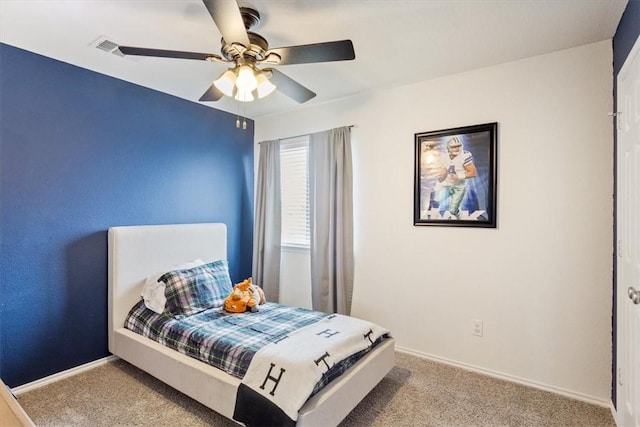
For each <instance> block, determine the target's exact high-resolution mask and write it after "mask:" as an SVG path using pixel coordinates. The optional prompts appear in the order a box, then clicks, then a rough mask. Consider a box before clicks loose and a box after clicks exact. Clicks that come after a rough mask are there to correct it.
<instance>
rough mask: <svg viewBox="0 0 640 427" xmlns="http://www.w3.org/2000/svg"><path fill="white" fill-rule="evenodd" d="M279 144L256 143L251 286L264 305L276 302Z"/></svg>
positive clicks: (279, 211)
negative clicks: (259, 290) (259, 291)
mask: <svg viewBox="0 0 640 427" xmlns="http://www.w3.org/2000/svg"><path fill="white" fill-rule="evenodd" d="M281 221H282V218H281V200H280V141H279V140H274V141H265V142H261V143H260V157H259V160H258V177H257V182H256V207H255V219H254V227H253V232H254V234H253V282H254V283H255V284H256V285H258V286H260V287H261V288H262V289H263V290H264V294H265V298H266V299H267V301H271V302H278V301H279V298H280V246H281V244H280V233H281V228H282V226H281Z"/></svg>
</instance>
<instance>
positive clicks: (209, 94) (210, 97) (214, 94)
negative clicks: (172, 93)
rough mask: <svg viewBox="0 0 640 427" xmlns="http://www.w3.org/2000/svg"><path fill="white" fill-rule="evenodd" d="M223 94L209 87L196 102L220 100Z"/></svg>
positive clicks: (212, 86)
mask: <svg viewBox="0 0 640 427" xmlns="http://www.w3.org/2000/svg"><path fill="white" fill-rule="evenodd" d="M223 95H224V94H223V93H222V92H220V90H219V89H218V88H217V87H216V86H215V85H213V84H212V85H211V87H209V89H207V91H206V92H205V93H204V94H203V95H202V96H201V97H200V99H199V100H198V101H217V100H218V99H220V98H222V96H223Z"/></svg>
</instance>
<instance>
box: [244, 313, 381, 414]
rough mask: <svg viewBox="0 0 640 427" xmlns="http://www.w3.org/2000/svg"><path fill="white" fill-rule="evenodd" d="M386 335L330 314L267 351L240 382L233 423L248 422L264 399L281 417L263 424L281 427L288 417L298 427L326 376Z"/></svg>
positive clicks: (256, 357) (376, 328)
mask: <svg viewBox="0 0 640 427" xmlns="http://www.w3.org/2000/svg"><path fill="white" fill-rule="evenodd" d="M384 334H388V331H387V330H386V329H383V328H381V327H380V326H378V325H376V324H374V323H371V322H368V321H365V320H361V319H357V318H354V317H349V316H344V315H340V314H332V315H329V316H327V317H325V318H323V319H321V320H320V321H318V322H316V323H313V324H311V325H308V326H306V327H304V328H302V329H299V330H297V331H295V332H293V333H291V334H289V335H287V336H285V337H282V338H281V339H280V340H278V341H276V342H273V343H271V344H269V345H267V346H265V347H263V348H262V349H260V350H259V351H258V352H257V353H256V354H255V355H254V357H253V359H252V360H251V364H250V365H249V369H248V370H247V372H246V374H245V376H244V378H243V380H242V384H241V386H240V389H242V390H243V391H242V392H239V393H238V396H237V399H236V414H235V415H234V419H236V420H238V421H245V422H246V421H247V419H246V418H245V419H242V418H243V414H242V412H243V411H251V406H256V405H255V403H256V402H257V401H263V400H266V401H268V402H271V403H270V404H268V406H269V405H271V407H272V408H274V410H275V411H276V412H278V413H279V415H278V416H279V417H281V418H278V417H275V418H269V415H268V414H267V413H262V414H260V415H261V421H262V422H265V424H269V421H268V420H269V419H271V422H274V423H275V422H278V423H281V422H282V421H281V419H282V416H283V415H286V418H288V419H289V420H290V421H291V423H292V424H295V421H296V420H297V418H298V410H299V409H300V408H301V407H302V405H303V404H304V403H305V401H306V400H307V399H308V398H309V396H310V395H311V393H312V391H313V389H314V386H315V385H316V383H318V382H319V381H320V380H321V378H322V376H323V374H324V373H325V372H327V371H328V370H329V369H330V368H331V367H332V366H333V365H334V364H336V363H338V362H339V361H341V360H343V359H345V358H347V357H349V356H351V355H353V354H355V353H358V352H359V351H362V350H365V349H367V348H369V347H371V346H372V345H373V343H374V342H375V341H376V340H377V339H378V338H379V337H381V336H382V335H384ZM241 395H242V396H241ZM247 396H249V397H247ZM280 411H281V412H280ZM267 412H268V411H267ZM246 415H248V414H246V413H245V414H244V416H246ZM236 416H237V417H236ZM262 416H264V417H266V418H262ZM249 419H251V417H249ZM254 419H255V418H254ZM250 424H251V422H247V425H250Z"/></svg>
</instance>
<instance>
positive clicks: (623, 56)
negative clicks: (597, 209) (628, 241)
mask: <svg viewBox="0 0 640 427" xmlns="http://www.w3.org/2000/svg"><path fill="white" fill-rule="evenodd" d="M638 36H640V0H629V3H627V7H626V8H625V10H624V14H623V15H622V18H621V19H620V23H619V24H618V29H617V30H616V34H615V36H614V37H613V94H614V108H617V105H618V73H619V72H620V69H621V68H622V65H623V64H624V61H626V60H627V57H628V56H629V53H630V52H631V49H632V48H633V45H634V44H635V42H636V40H637V39H638ZM616 111H617V110H616ZM616 129H617V128H616V126H615V122H614V124H613V134H614V138H613V140H614V147H617V130H616ZM614 153H617V151H615V150H614ZM616 173H617V167H616V159H615V156H614V171H613V180H614V186H613V188H614V190H615V188H616V185H617V180H616ZM614 200H615V194H614ZM613 208H614V216H613V221H614V233H613V234H614V237H613V315H612V316H611V319H612V321H611V323H612V354H613V357H612V361H613V363H612V367H611V401H612V402H613V405H614V406H616V404H617V396H616V379H617V378H618V373H617V370H618V368H617V363H616V362H617V361H616V356H617V336H616V332H617V324H616V314H617V310H618V304H617V292H616V291H617V284H616V260H617V247H618V245H617V243H616V241H617V239H618V237H617V234H616V232H615V228H616V225H615V221H616V211H615V208H616V204H615V203H614V205H613Z"/></svg>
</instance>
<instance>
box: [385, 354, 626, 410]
mask: <svg viewBox="0 0 640 427" xmlns="http://www.w3.org/2000/svg"><path fill="white" fill-rule="evenodd" d="M396 350H397V351H399V352H401V353H407V354H411V355H413V356H417V357H422V358H424V359H429V360H433V361H435V362H440V363H445V364H447V365H451V366H455V367H457V368H462V369H466V370H468V371H473V372H477V373H479V374H483V375H488V376H490V377H494V378H499V379H502V380H507V381H511V382H515V383H518V384H522V385H525V386H529V387H534V388H537V389H540V390H544V391H549V392H552V393H556V394H560V395H562V396H565V397H569V398H571V399H575V400H580V401H582V402H587V403H591V404H593V405H598V406H602V407H605V408H611V409H612V410H613V405H612V403H611V401H610V400H602V399H598V398H596V397H593V396H588V395H586V394H582V393H576V392H575V391H572V390H565V389H562V388H559V387H554V386H550V385H547V384H542V383H538V382H535V381H531V380H528V379H525V378H520V377H516V376H513V375H508V374H503V373H501V372H496V371H492V370H490V369H485V368H479V367H477V366H473V365H468V364H466V363H462V362H458V361H455V360H450V359H447V358H444V357H439V356H434V355H432V354H427V353H421V352H419V351H415V350H412V349H410V348H404V347H399V346H397V345H396Z"/></svg>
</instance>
